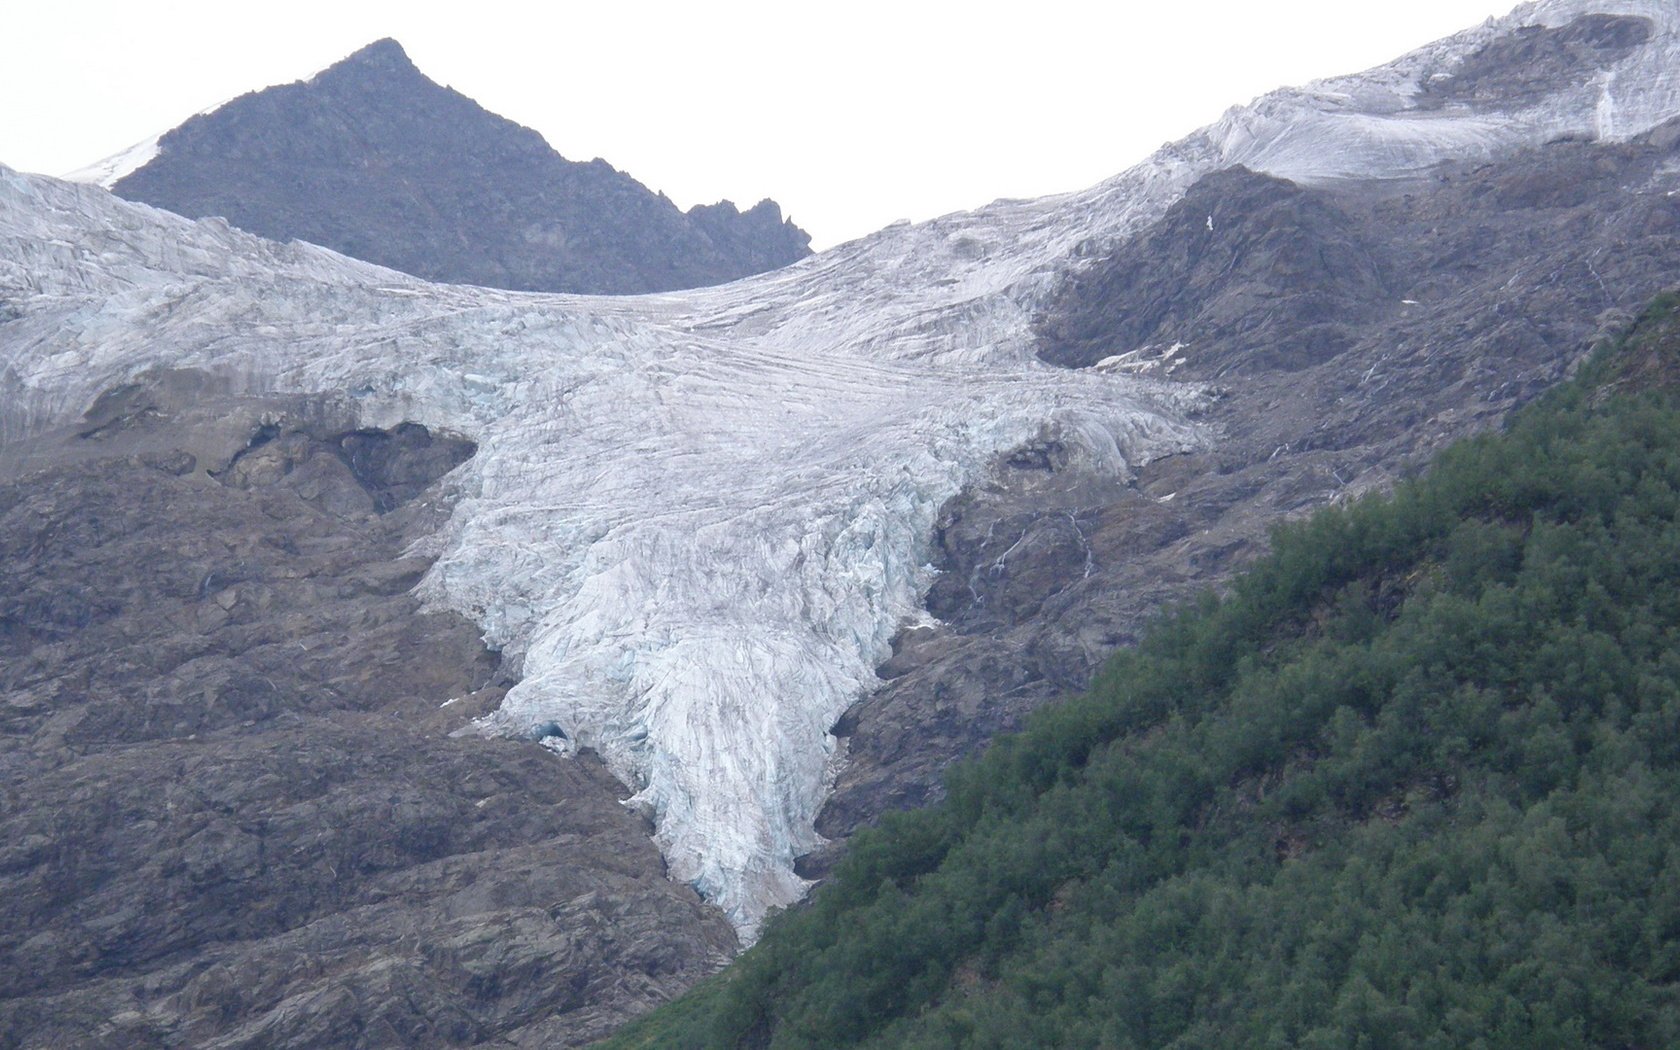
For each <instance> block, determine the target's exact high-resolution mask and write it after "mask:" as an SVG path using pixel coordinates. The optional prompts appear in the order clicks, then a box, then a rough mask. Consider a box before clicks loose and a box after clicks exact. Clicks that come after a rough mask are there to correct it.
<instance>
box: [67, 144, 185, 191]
mask: <svg viewBox="0 0 1680 1050" xmlns="http://www.w3.org/2000/svg"><path fill="white" fill-rule="evenodd" d="M162 137H163V136H162V135H153V136H152V137H151V138H149V139H147V140H145V141H144V142H136V143H135V144H134V145H132V146H130V147H128V148H127V149H125V150H123V151H122V152H120V153H114V154H112V155H111V156H109V157H106V158H105V159H104V160H100V161H95V162H94V163H92V164H89V165H88V166H87V167H85V168H77V169H76V170H75V171H72V172H71V173H70V174H68V175H65V176H64V179H65V181H67V182H86V183H91V184H92V185H95V186H99V187H101V188H103V189H107V190H108V189H110V188H111V187H112V186H115V185H116V184H117V183H119V182H121V181H122V180H123V179H126V178H127V177H128V176H130V175H132V174H134V173H135V172H137V171H139V170H140V169H141V168H143V167H145V166H146V165H148V164H150V163H151V162H152V160H153V159H154V158H156V157H157V155H158V141H159V140H160V139H162Z"/></svg>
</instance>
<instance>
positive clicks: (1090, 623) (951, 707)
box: [801, 124, 1680, 874]
mask: <svg viewBox="0 0 1680 1050" xmlns="http://www.w3.org/2000/svg"><path fill="white" fill-rule="evenodd" d="M1677 141H1680V125H1672V124H1671V125H1664V126H1663V127H1659V128H1657V129H1655V130H1654V131H1652V132H1651V133H1649V134H1647V135H1645V136H1642V137H1641V138H1639V139H1637V140H1635V141H1633V142H1629V143H1623V144H1599V143H1587V142H1580V141H1568V140H1565V141H1558V142H1554V143H1550V144H1547V145H1544V146H1541V147H1538V148H1535V149H1532V150H1525V151H1521V152H1519V153H1517V154H1515V155H1513V156H1510V157H1508V158H1506V159H1503V160H1500V161H1498V162H1495V163H1449V164H1445V165H1442V166H1441V167H1439V168H1438V169H1437V170H1436V171H1435V172H1433V173H1432V174H1431V175H1430V176H1429V177H1427V178H1422V179H1415V180H1390V181H1374V180H1373V181H1349V182H1341V183H1335V184H1331V185H1325V186H1318V187H1309V186H1301V185H1297V184H1295V183H1292V182H1289V181H1286V180H1282V179H1278V178H1275V177H1272V176H1268V175H1261V174H1256V173H1254V172H1251V171H1248V170H1246V169H1242V168H1237V169H1231V170H1226V171H1222V172H1218V173H1215V174H1213V175H1209V176H1207V177H1205V178H1203V179H1202V180H1201V181H1199V182H1198V183H1197V184H1196V185H1195V186H1193V187H1192V188H1191V189H1190V190H1189V192H1188V193H1187V194H1186V195H1185V196H1184V198H1183V199H1182V200H1180V201H1179V202H1178V203H1177V204H1175V205H1174V206H1173V207H1172V208H1171V209H1169V210H1168V211H1167V213H1166V215H1165V216H1164V217H1163V218H1162V219H1161V220H1160V221H1158V222H1157V223H1155V224H1153V225H1152V226H1150V227H1149V228H1147V229H1145V230H1143V231H1141V232H1140V233H1139V234H1137V235H1136V236H1134V237H1133V238H1130V239H1129V240H1127V241H1126V242H1125V243H1123V244H1121V245H1119V246H1118V247H1116V248H1115V249H1114V250H1112V251H1110V252H1107V253H1105V254H1103V255H1102V256H1100V257H1098V258H1096V259H1095V260H1093V261H1092V263H1091V264H1090V265H1089V266H1088V267H1087V268H1086V269H1084V270H1083V271H1081V272H1080V273H1079V274H1078V275H1077V276H1075V277H1074V278H1072V279H1070V280H1069V281H1068V282H1067V283H1066V284H1065V285H1064V286H1063V287H1062V289H1061V291H1060V292H1059V293H1058V294H1057V296H1056V297H1055V298H1054V299H1053V300H1051V301H1050V303H1049V304H1048V306H1047V308H1046V309H1045V311H1044V312H1043V314H1042V315H1041V317H1040V321H1039V353H1040V355H1041V356H1042V357H1043V358H1044V359H1045V360H1048V361H1052V362H1055V363H1057V364H1060V365H1063V366H1065V367H1069V368H1089V367H1093V366H1099V363H1101V365H1100V367H1102V368H1105V369H1110V370H1124V371H1135V372H1138V373H1139V374H1144V375H1150V374H1154V375H1169V374H1170V375H1171V376H1172V377H1173V378H1175V379H1183V380H1188V381H1202V382H1206V383H1210V384H1214V385H1215V386H1216V387H1217V389H1218V397H1217V400H1216V402H1215V403H1214V405H1213V406H1212V407H1211V408H1210V409H1209V410H1208V413H1207V415H1206V417H1205V418H1206V420H1207V421H1208V422H1209V423H1211V424H1213V425H1214V426H1215V427H1216V428H1217V430H1218V431H1219V433H1220V440H1219V442H1218V447H1217V449H1216V450H1215V451H1213V452H1209V453H1199V454H1194V455H1188V456H1177V457H1170V458H1167V459H1163V460H1159V461H1156V462H1155V463H1152V464H1150V465H1148V466H1147V467H1145V468H1143V469H1142V470H1141V471H1140V472H1139V474H1138V477H1137V478H1136V481H1135V483H1134V484H1133V485H1130V486H1124V485H1115V484H1109V485H1107V486H1104V485H1103V484H1102V483H1101V482H1099V481H1098V480H1096V479H1093V478H1091V477H1089V476H1082V475H1080V474H1079V473H1078V472H1077V471H1067V470H1064V469H1063V466H1064V464H1062V463H1061V462H1060V461H1059V459H1058V457H1057V456H1056V455H1055V454H1054V453H1055V450H1054V449H1048V450H1043V451H1042V452H1041V454H1039V455H1034V456H1018V457H1016V458H1015V459H1014V460H1012V461H1010V462H1009V463H1007V464H1005V465H1004V466H1003V468H1002V469H1001V470H1000V471H999V473H998V475H997V477H996V478H994V479H993V480H991V481H990V482H988V483H987V484H985V485H982V486H977V487H974V488H972V489H970V490H969V491H967V492H965V493H964V495H963V496H962V497H960V498H959V499H957V500H954V501H952V503H950V504H949V505H948V506H947V507H946V508H945V510H944V512H943V514H942V517H941V522H940V530H939V533H938V547H937V554H938V561H937V564H938V565H939V567H940V568H941V570H943V571H942V575H941V576H940V578H939V579H938V581H937V582H936V583H935V584H934V586H933V588H932V590H931V591H930V592H929V595H928V609H929V611H930V612H931V613H933V614H934V615H935V616H936V617H937V618H938V619H939V620H940V621H941V625H940V626H938V627H937V628H933V627H918V628H916V629H913V630H911V631H907V632H905V633H904V634H903V635H901V636H900V638H899V639H898V640H897V642H896V643H895V655H894V657H893V658H892V660H890V661H888V662H887V663H886V664H885V665H883V666H882V668H881V669H880V672H879V673H880V674H881V676H882V677H883V678H884V679H886V680H887V684H885V685H884V686H883V688H882V689H881V690H880V691H879V692H878V693H876V694H875V695H874V696H873V697H871V698H869V699H868V700H865V701H863V702H862V703H860V704H858V705H857V706H856V707H854V708H853V710H852V711H851V712H849V713H848V714H847V716H846V717H845V718H844V719H843V720H842V723H841V726H840V727H839V731H840V732H842V733H844V734H847V735H849V738H850V739H849V744H850V751H849V753H850V758H849V764H848V766H847V767H846V769H845V771H844V772H843V773H842V774H841V777H840V780H839V785H838V788H837V790H836V792H835V794H834V796H833V797H832V798H831V799H830V800H829V803H828V805H827V807H826V808H825V810H824V811H823V814H822V816H821V818H820V819H819V821H818V830H819V831H822V832H823V833H824V834H825V835H828V836H831V837H833V838H835V839H841V838H844V837H845V836H846V835H848V834H849V833H850V832H851V830H853V829H854V828H855V827H856V826H857V825H858V824H860V823H863V822H867V821H869V820H872V819H873V818H874V817H875V816H876V815H878V814H880V813H882V812H884V811H886V810H888V809H891V808H895V807H899V806H909V805H915V804H919V803H921V802H924V801H928V800H930V799H932V798H934V797H937V796H938V794H939V774H940V772H941V771H942V770H943V768H944V767H945V766H946V765H947V764H948V763H949V762H950V761H951V760H952V759H954V758H955V757H957V756H960V755H962V754H966V753H970V752H972V751H973V750H975V749H976V748H978V747H980V746H982V745H983V744H984V742H985V741H986V740H988V739H990V738H991V737H992V736H994V735H996V734H997V733H998V732H1000V731H1003V730H1006V729H1009V728H1012V727H1014V726H1016V725H1017V724H1018V723H1019V719H1020V717H1021V716H1022V715H1023V714H1025V713H1026V712H1027V711H1029V710H1031V709H1032V708H1033V707H1036V706H1037V705H1039V704H1041V703H1043V702H1045V701H1046V700H1048V699H1051V698H1053V697H1055V696H1058V695H1062V694H1065V693H1068V692H1071V691H1076V690H1079V689H1081V688H1083V686H1084V684H1085V683H1086V682H1087V681H1088V680H1089V677H1090V675H1091V673H1092V672H1093V671H1094V669H1095V667H1096V666H1097V664H1098V663H1099V662H1100V660H1101V659H1102V657H1103V656H1104V655H1105V654H1107V653H1109V652H1112V651H1113V650H1114V649H1115V648H1116V647H1118V646H1121V645H1125V644H1128V643H1129V642H1131V641H1133V640H1135V638H1136V637H1137V633H1138V631H1139V630H1140V628H1141V627H1142V626H1143V625H1144V624H1145V623H1147V621H1148V620H1149V619H1150V618H1151V617H1152V616H1153V615H1154V614H1155V613H1156V611H1157V610H1159V609H1160V608H1161V607H1162V606H1163V605H1166V604H1169V603H1171V602H1172V601H1175V600H1183V599H1185V598H1187V597H1189V596H1191V595H1192V594H1193V593H1195V592H1196V591H1197V590H1199V589H1201V588H1204V587H1207V586H1213V585H1217V584H1218V583H1219V581H1221V580H1223V579H1224V578H1225V577H1226V576H1227V575H1228V574H1229V572H1230V571H1231V570H1232V569H1233V568H1234V567H1236V566H1237V565H1240V564H1241V563H1242V562H1244V561H1246V560H1247V559H1248V558H1250V557H1252V556H1253V555H1254V554H1255V553H1256V552H1258V551H1259V550H1261V549H1262V548H1263V546H1264V543H1265V539H1266V533H1267V530H1268V528H1269V527H1270V526H1271V525H1272V524H1273V523H1275V522H1277V521H1279V520H1283V519H1287V518H1289V517H1292V516H1295V515H1299V514H1302V513H1304V512H1306V511H1309V510H1311V509H1314V508H1317V507H1319V506H1322V505H1324V504H1325V503H1327V502H1332V501H1335V500H1338V499H1342V498H1345V497H1346V496H1348V495H1350V494H1354V493H1358V492H1363V491H1367V490H1371V489H1382V488H1384V487H1386V486H1387V485H1389V484H1390V483H1391V482H1392V481H1393V480H1394V479H1395V477H1396V476H1397V475H1398V474H1399V473H1401V472H1402V471H1404V470H1406V469H1408V465H1410V464H1415V463H1418V462H1421V461H1422V460H1423V459H1424V458H1425V457H1426V456H1427V455H1428V454H1429V453H1430V452H1432V451H1434V450H1436V449H1438V448H1440V447H1441V446H1443V445H1444V444H1446V443H1448V442H1450V441H1452V440H1454V439H1456V438H1459V437H1462V436H1465V435H1467V434H1469V433H1472V432H1474V431H1476V430H1479V429H1482V428H1485V427H1488V426H1491V425H1493V424H1495V423H1497V422H1498V420H1499V419H1501V418H1502V417H1503V416H1504V414H1505V413H1506V412H1508V411H1509V410H1510V409H1511V408H1513V407H1515V406H1517V405H1519V404H1521V403H1523V402H1525V401H1527V400H1529V399H1530V398H1532V397H1534V396H1535V395H1537V394H1538V393H1540V392H1541V391H1543V390H1545V389H1546V388H1547V387H1548V386H1550V385H1551V384H1552V383H1553V382H1555V381H1556V380H1557V379H1558V378H1560V377H1561V376H1562V375H1564V374H1565V372H1566V371H1567V370H1568V369H1569V368H1570V367H1571V366H1572V365H1573V364H1574V363H1576V362H1577V361H1579V360H1580V358H1581V356H1582V355H1583V354H1584V353H1585V352H1586V351H1587V350H1588V349H1589V348H1590V346H1591V344H1592V341H1593V339H1594V337H1595V335H1598V334H1603V333H1604V332H1606V331H1609V330H1610V329H1611V328H1613V327H1614V326H1615V325H1616V324H1618V323H1620V322H1622V321H1625V320H1627V319H1628V318H1629V317H1630V316H1631V313H1630V311H1633V310H1636V309H1638V307H1639V306H1640V305H1642V304H1643V303H1644V302H1645V301H1646V300H1647V299H1649V298H1650V297H1651V296H1652V295H1654V294H1655V293H1657V292H1658V291H1661V290H1663V289H1665V288H1667V287H1669V286H1670V285H1672V283H1673V280H1674V274H1675V273H1676V272H1680V204H1677V203H1676V201H1677V198H1676V197H1675V196H1673V195H1672V191H1673V189H1674V186H1673V179H1672V177H1671V175H1670V173H1671V172H1672V171H1674V170H1675V168H1676V167H1680V151H1677V150H1676V148H1675V145H1676V142H1677ZM833 855H834V851H833V848H832V847H831V848H829V849H828V850H825V851H823V852H820V853H818V854H815V855H813V856H811V857H808V858H806V859H805V860H804V862H803V863H802V866H801V870H803V871H805V872H806V873H807V874H819V873H820V872H822V871H823V870H824V869H825V867H826V865H827V863H828V862H829V861H830V859H831V858H832V856H833Z"/></svg>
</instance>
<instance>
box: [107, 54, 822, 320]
mask: <svg viewBox="0 0 1680 1050" xmlns="http://www.w3.org/2000/svg"><path fill="white" fill-rule="evenodd" d="M113 189H114V190H115V191H116V192H117V193H118V194H119V195H121V196H123V197H127V198H128V199H130V200H135V201H141V202H144V203H146V204H151V205H155V206H157V207H160V208H167V209H169V210H170V211H173V212H177V213H179V214H182V215H186V216H188V217H189V218H203V217H205V216H210V215H219V216H222V217H223V218H226V219H227V220H228V221H229V222H231V223H233V224H234V225H235V226H238V227H240V228H242V229H245V230H249V231H250V232H252V233H257V234H261V235H262V236H264V237H269V238H272V239H275V240H290V239H294V238H295V239H298V240H304V241H310V242H313V243H315V244H322V245H325V246H327V247H329V248H333V249H335V250H337V251H341V252H343V253H345V254H346V255H353V256H355V257H357V258H359V259H366V260H368V261H370V262H375V263H379V264H381V265H384V266H390V267H393V268H395V269H398V270H403V271H405V272H408V273H412V274H415V275H416V276H419V277H425V278H427V279H430V280H438V281H449V282H455V283H463V284H479V285H486V286H489V287H494V288H511V289H515V290H521V291H551V292H599V293H611V294H619V293H637V292H654V291H668V290H671V289H677V288H692V287H698V286H700V285H707V284H719V283H722V282H725V281H731V280H735V279H737V278H740V277H745V276H747V275H749V274H754V273H760V272H762V271H765V270H770V269H775V268H777V267H780V266H786V265H787V264H789V263H792V262H795V261H797V260H799V259H801V258H804V257H805V256H806V255H809V254H810V236H809V235H808V234H806V233H805V232H804V231H802V230H800V229H799V228H798V227H797V226H795V225H793V223H792V222H791V221H789V220H786V219H784V218H783V217H782V213H781V209H780V208H779V207H778V206H777V205H776V203H775V202H774V201H769V200H766V201H762V202H760V203H759V204H758V205H756V206H755V207H753V208H751V209H749V210H747V211H746V212H741V211H738V210H737V209H736V207H735V206H734V205H733V204H731V203H729V202H727V201H725V202H722V203H720V204H715V205H702V206H698V207H696V208H694V209H692V210H691V211H689V212H688V213H687V214H684V213H683V212H682V211H681V210H679V209H678V208H677V206H676V205H674V204H672V203H671V202H670V200H668V199H666V198H665V197H664V195H662V194H657V193H654V192H652V191H651V190H649V189H648V188H647V187H645V186H643V185H642V184H641V183H639V182H637V181H636V180H635V179H633V178H631V177H630V176H629V175H626V174H624V173H623V172H620V171H617V170H615V169H614V168H613V167H612V166H611V165H610V164H608V163H607V162H606V161H603V160H599V159H597V160H593V161H590V162H588V163H578V162H575V161H570V160H567V159H566V158H564V157H562V156H561V155H560V154H558V153H556V152H555V151H554V150H553V149H552V148H550V147H549V145H548V143H547V142H545V141H544V140H543V138H542V136H541V135H539V134H537V133H536V132H535V131H532V130H531V129H529V128H525V127H521V126H520V125H518V124H515V123H513V122H512V121H509V120H506V119H504V118H502V117H499V116H496V115H495V114H494V113H490V112H488V111H486V110H485V109H483V108H482V107H480V106H479V105H478V104H477V103H475V102H474V101H473V100H472V99H469V98H467V97H466V96H465V95H462V94H460V93H459V92H456V91H453V90H451V89H449V88H446V87H440V86H439V85H437V84H435V83H433V82H432V81H431V80H429V79H427V78H426V76H425V75H424V74H422V73H421V72H420V71H419V70H418V69H416V68H415V67H414V65H413V63H411V62H410V61H409V59H408V56H407V55H406V54H405V53H404V52H403V49H402V47H401V46H400V45H398V44H397V42H396V41H394V40H381V41H379V42H377V43H374V44H370V45H368V46H367V47H365V48H363V49H362V50H360V51H358V52H356V53H355V54H353V55H351V56H350V57H349V58H346V59H344V60H343V61H342V62H339V63H338V64H337V65H335V66H332V67H331V68H329V69H327V70H325V71H324V72H322V73H320V74H318V75H317V76H315V77H314V78H313V79H311V80H309V81H306V82H300V83H295V84H287V85H283V86H279V87H272V88H268V89H266V90H263V91H258V92H254V93H252V94H248V95H245V96H242V97H240V98H237V99H235V100H233V101H232V102H229V103H228V104H226V105H224V106H221V107H220V108H218V109H216V110H214V111H212V112H210V113H205V114H200V115H198V116H195V117H193V118H191V119H190V120H188V121H187V122H186V123H184V124H182V125H181V126H180V127H178V128H176V129H175V130H173V131H171V132H169V133H167V134H166V135H164V136H163V137H162V139H160V140H159V143H158V154H157V156H156V157H155V158H153V159H152V160H151V161H150V162H149V163H147V164H146V165H144V166H143V167H141V168H139V169H138V170H136V171H134V172H132V173H131V174H129V175H128V176H126V177H124V178H123V179H121V180H120V181H119V182H117V183H116V185H115V186H114V187H113Z"/></svg>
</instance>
